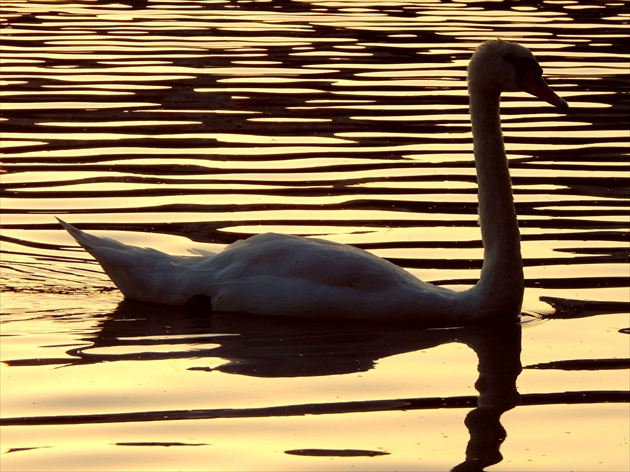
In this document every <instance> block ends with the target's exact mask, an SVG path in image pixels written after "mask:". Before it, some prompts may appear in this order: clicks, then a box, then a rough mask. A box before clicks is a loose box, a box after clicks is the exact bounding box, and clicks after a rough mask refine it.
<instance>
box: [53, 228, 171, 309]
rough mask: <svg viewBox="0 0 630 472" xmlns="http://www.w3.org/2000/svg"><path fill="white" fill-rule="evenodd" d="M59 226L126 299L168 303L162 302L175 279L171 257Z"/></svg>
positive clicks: (167, 301)
mask: <svg viewBox="0 0 630 472" xmlns="http://www.w3.org/2000/svg"><path fill="white" fill-rule="evenodd" d="M57 219H58V220H59V223H61V225H62V226H63V227H64V228H65V229H66V231H68V233H70V235H72V237H73V238H74V239H76V241H77V242H78V243H79V244H80V245H81V246H83V248H84V249H85V250H86V251H87V252H89V253H90V254H91V255H92V256H93V257H94V259H96V260H97V261H98V263H99V264H100V265H101V267H102V268H103V270H104V271H105V273H106V274H107V275H108V276H109V278H110V279H112V281H113V282H114V284H116V286H117V287H118V288H119V289H120V291H121V292H122V293H123V295H125V296H126V297H127V298H130V299H132V300H139V301H149V302H156V303H167V304H172V303H169V302H170V300H168V299H165V297H166V295H168V293H169V290H168V288H169V284H172V282H173V278H174V277H176V276H177V274H176V270H175V269H176V267H174V264H173V263H172V262H173V256H169V255H168V254H165V253H163V252H160V251H157V250H155V249H149V248H141V247H137V246H129V245H127V244H123V243H121V242H118V241H114V240H113V239H109V238H101V237H98V236H95V235H93V234H88V233H86V232H84V231H81V230H80V229H78V228H75V227H74V226H72V225H71V224H69V223H66V222H65V221H63V220H60V219H59V218H57Z"/></svg>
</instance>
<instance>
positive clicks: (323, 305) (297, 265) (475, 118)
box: [59, 40, 568, 324]
mask: <svg viewBox="0 0 630 472" xmlns="http://www.w3.org/2000/svg"><path fill="white" fill-rule="evenodd" d="M519 90H521V91H525V92H528V93H530V94H532V95H534V96H536V97H538V98H540V99H542V100H544V101H546V102H548V103H550V104H552V105H554V106H556V107H557V108H559V109H560V110H562V111H566V110H567V109H568V105H567V103H566V102H565V101H564V100H563V99H562V98H560V97H559V96H558V95H556V93H555V92H553V91H552V90H551V89H550V88H549V87H548V85H547V84H546V82H545V80H544V79H543V77H542V69H541V67H540V65H539V64H538V62H537V61H536V59H535V58H534V56H533V54H532V53H531V52H530V51H529V50H528V49H527V48H525V47H523V46H521V45H519V44H516V43H512V42H508V41H502V40H496V41H487V42H485V43H483V44H481V45H480V46H479V47H478V48H477V50H476V51H475V53H474V54H473V56H472V59H471V60H470V64H469V66H468V91H469V96H470V114H471V121H472V132H473V153H474V159H475V166H476V170H477V182H478V199H479V224H480V226H481V237H482V242H483V247H484V260H483V266H482V269H481V275H480V278H479V281H478V283H477V284H476V285H474V286H473V287H471V288H469V289H467V290H462V291H454V290H450V289H447V288H445V287H439V286H435V285H432V284H430V283H426V282H423V281H421V280H419V279H418V278H417V277H415V276H414V275H412V274H411V273H409V272H407V271H406V270H404V269H402V268H401V267H398V266H396V265H394V264H392V263H390V262H388V261H386V260H384V259H381V258H379V257H377V256H376V255H374V254H371V253H369V252H367V251H364V250H361V249H358V248H356V247H352V246H348V245H344V244H339V243H335V242H331V241H327V240H324V239H316V238H303V237H297V236H290V235H282V234H274V233H267V234H260V235H256V236H252V237H250V238H248V239H245V240H241V241H237V242H235V243H233V244H231V245H229V246H227V247H226V248H225V249H224V250H223V251H221V252H219V253H205V252H204V253H200V254H197V255H190V256H174V255H169V254H165V253H163V252H160V251H157V250H155V249H149V248H140V247H135V246H128V245H125V244H123V243H121V242H118V241H114V240H111V239H107V238H100V237H97V236H94V235H92V234H88V233H85V232H83V231H81V230H79V229H77V228H75V227H74V226H72V225H70V224H68V223H66V222H64V221H62V220H59V221H60V223H61V224H62V225H63V227H64V228H65V229H66V230H67V231H68V232H69V233H70V234H71V235H72V236H73V237H74V238H75V239H76V241H77V242H78V243H79V244H80V245H81V246H83V248H84V249H85V250H87V251H88V252H89V253H90V254H91V255H92V256H93V257H94V258H95V259H96V260H97V261H98V262H99V263H100V265H101V266H102V267H103V269H104V270H105V272H106V273H107V274H108V275H109V277H110V278H111V279H112V281H113V282H114V284H115V285H116V286H117V287H118V288H119V289H120V291H121V292H122V293H123V294H124V295H125V297H126V298H128V299H132V300H137V301H141V302H151V303H159V304H166V305H186V304H187V303H190V302H191V301H195V300H197V301H198V300H204V301H205V308H206V309H207V311H208V313H211V312H212V311H216V312H234V313H247V314H251V315H274V316H289V317H298V318H309V319H317V318H337V319H346V320H357V321H359V320H365V321H376V320H385V321H414V322H421V323H439V324H453V323H469V322H487V321H499V320H505V321H516V320H517V319H518V316H519V315H520V310H521V304H522V301H523V291H524V276H523V264H522V258H521V252H520V233H519V229H518V223H517V219H516V212H515V208H514V202H513V197H512V188H511V181H510V175H509V170H508V162H507V158H506V154H505V148H504V144H503V138H502V134H501V125H500V117H499V104H500V95H501V93H502V92H506V91H519Z"/></svg>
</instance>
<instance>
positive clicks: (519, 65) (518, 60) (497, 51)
mask: <svg viewBox="0 0 630 472" xmlns="http://www.w3.org/2000/svg"><path fill="white" fill-rule="evenodd" d="M542 72H543V71H542V68H541V67H540V65H539V64H538V61H537V60H536V58H535V57H534V55H533V54H532V53H531V52H530V50H529V49H527V48H525V47H523V46H521V45H520V44H516V43H510V42H508V41H501V40H497V41H486V42H485V43H483V44H482V45H481V46H479V47H478V48H477V51H475V54H474V55H473V57H472V59H471V60H470V64H469V65H468V88H469V90H470V92H471V93H474V92H486V93H495V94H500V93H501V92H516V91H519V90H522V91H523V92H527V93H530V94H532V95H534V96H536V97H538V98H540V99H541V100H544V101H546V102H547V103H550V104H552V105H554V106H556V107H558V108H560V109H561V110H562V111H566V110H567V109H568V108H569V105H568V104H567V102H565V101H564V100H563V99H561V98H560V97H559V96H558V95H556V93H555V92H554V91H553V90H551V89H550V88H549V86H548V85H547V83H546V82H545V79H543V76H542Z"/></svg>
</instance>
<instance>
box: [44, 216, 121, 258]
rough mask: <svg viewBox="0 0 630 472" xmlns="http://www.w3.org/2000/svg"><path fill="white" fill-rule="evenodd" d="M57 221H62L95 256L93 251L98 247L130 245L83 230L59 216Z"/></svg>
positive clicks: (74, 236)
mask: <svg viewBox="0 0 630 472" xmlns="http://www.w3.org/2000/svg"><path fill="white" fill-rule="evenodd" d="M55 218H57V217H55ZM57 221H59V223H61V226H63V227H64V229H65V230H66V231H67V232H68V233H70V236H72V237H73V238H74V239H75V240H76V242H78V243H79V244H80V245H81V246H82V247H83V249H85V250H86V251H87V252H89V253H90V254H92V255H93V256H94V253H93V252H92V251H96V250H98V248H106V247H109V248H112V249H114V248H116V249H123V248H125V247H128V246H127V245H126V244H123V243H121V242H118V241H114V240H113V239H109V238H100V237H98V236H94V235H93V234H88V233H86V232H85V231H81V230H80V229H79V228H76V227H74V226H72V225H71V224H70V223H66V222H65V221H63V220H62V219H61V218H57ZM94 257H96V256H94Z"/></svg>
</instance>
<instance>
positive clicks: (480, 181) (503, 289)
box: [470, 89, 524, 315]
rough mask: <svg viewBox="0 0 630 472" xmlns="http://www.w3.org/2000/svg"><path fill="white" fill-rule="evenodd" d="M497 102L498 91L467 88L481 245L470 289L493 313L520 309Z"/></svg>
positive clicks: (516, 237) (519, 268) (515, 237)
mask: <svg viewBox="0 0 630 472" xmlns="http://www.w3.org/2000/svg"><path fill="white" fill-rule="evenodd" d="M499 105H500V94H499V93H495V92H494V91H488V90H475V89H471V90H470V114H471V120H472V131H473V140H474V155H475V166H476V167H477V185H478V189H479V190H478V197H479V224H480V225H481V239H482V241H483V247H484V263H483V268H482V270H481V277H480V279H479V282H478V283H477V285H476V286H475V287H474V288H473V289H472V291H473V292H474V293H475V298H476V299H477V300H479V302H480V303H481V304H482V305H483V306H484V307H485V309H486V310H487V309H488V308H490V309H491V310H492V311H493V312H496V314H497V315H500V314H501V312H505V311H510V312H514V311H516V312H517V313H516V314H518V312H520V308H521V303H522V299H523V286H524V281H523V263H522V259H521V248H520V233H519V230H518V222H517V219H516V211H515V209H514V200H513V197H512V183H511V179H510V173H509V169H508V162H507V157H506V155H505V147H504V144H503V137H502V134H501V121H500V118H499ZM504 315H507V314H506V313H504Z"/></svg>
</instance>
